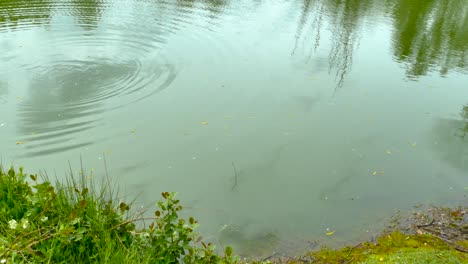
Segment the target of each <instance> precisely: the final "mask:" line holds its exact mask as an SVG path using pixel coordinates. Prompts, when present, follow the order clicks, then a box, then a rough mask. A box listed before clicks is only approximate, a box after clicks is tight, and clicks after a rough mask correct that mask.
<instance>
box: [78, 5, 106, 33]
mask: <svg viewBox="0 0 468 264" xmlns="http://www.w3.org/2000/svg"><path fill="white" fill-rule="evenodd" d="M71 5H72V11H71V14H72V16H73V17H75V18H76V20H77V22H78V24H79V25H80V26H82V27H83V28H84V29H87V30H91V29H93V28H95V27H96V26H97V24H98V23H99V19H100V18H101V12H102V1H101V0H72V2H71Z"/></svg>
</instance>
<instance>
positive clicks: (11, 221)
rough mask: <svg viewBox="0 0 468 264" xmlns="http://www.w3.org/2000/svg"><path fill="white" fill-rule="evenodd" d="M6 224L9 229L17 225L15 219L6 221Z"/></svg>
mask: <svg viewBox="0 0 468 264" xmlns="http://www.w3.org/2000/svg"><path fill="white" fill-rule="evenodd" d="M8 225H9V226H10V229H16V227H17V226H18V222H16V220H15V219H13V220H10V221H8Z"/></svg>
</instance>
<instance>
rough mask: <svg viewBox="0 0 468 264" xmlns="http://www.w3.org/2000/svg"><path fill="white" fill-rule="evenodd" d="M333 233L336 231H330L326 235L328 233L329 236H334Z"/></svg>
mask: <svg viewBox="0 0 468 264" xmlns="http://www.w3.org/2000/svg"><path fill="white" fill-rule="evenodd" d="M333 234H335V231H330V232H328V233H325V235H327V236H333Z"/></svg>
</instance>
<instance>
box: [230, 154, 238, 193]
mask: <svg viewBox="0 0 468 264" xmlns="http://www.w3.org/2000/svg"><path fill="white" fill-rule="evenodd" d="M232 168H233V169H234V185H233V186H232V188H231V191H233V190H234V188H236V186H237V169H236V165H235V164H234V161H233V162H232Z"/></svg>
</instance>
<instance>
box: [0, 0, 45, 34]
mask: <svg viewBox="0 0 468 264" xmlns="http://www.w3.org/2000/svg"><path fill="white" fill-rule="evenodd" d="M50 2H51V1H48V0H35V1H30V0H2V1H0V31H1V30H2V29H11V30H16V29H18V28H21V27H30V26H39V25H43V24H48V23H49V22H50V19H51V16H50V13H51V3H50Z"/></svg>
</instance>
